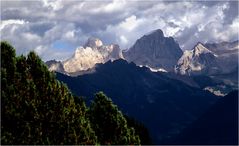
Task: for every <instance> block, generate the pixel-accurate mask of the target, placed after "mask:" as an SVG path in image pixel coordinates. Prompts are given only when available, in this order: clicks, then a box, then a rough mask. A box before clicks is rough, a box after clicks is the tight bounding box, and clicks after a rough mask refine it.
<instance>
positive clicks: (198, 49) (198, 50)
mask: <svg viewBox="0 0 239 146" xmlns="http://www.w3.org/2000/svg"><path fill="white" fill-rule="evenodd" d="M193 53H194V55H196V56H198V55H200V54H202V53H212V52H211V51H210V50H208V49H207V48H206V47H205V46H204V45H203V44H202V43H200V42H199V43H197V45H196V46H195V47H194V49H193Z"/></svg>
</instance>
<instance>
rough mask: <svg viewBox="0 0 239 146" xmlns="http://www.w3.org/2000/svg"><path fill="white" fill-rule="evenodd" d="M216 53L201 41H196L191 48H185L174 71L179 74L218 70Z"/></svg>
mask: <svg viewBox="0 0 239 146" xmlns="http://www.w3.org/2000/svg"><path fill="white" fill-rule="evenodd" d="M216 57H217V56H216V55H215V54H214V53H213V52H212V51H210V50H208V49H207V48H206V47H205V46H204V45H203V44H202V43H200V42H199V43H197V45H195V46H194V48H193V49H192V50H185V51H184V53H183V55H182V57H181V58H180V59H179V60H178V63H177V65H176V67H175V71H176V72H177V73H180V74H188V75H191V74H201V73H203V72H207V73H215V72H217V71H218V70H219V67H218V65H217V61H216Z"/></svg>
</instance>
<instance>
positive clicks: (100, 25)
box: [0, 0, 239, 60]
mask: <svg viewBox="0 0 239 146" xmlns="http://www.w3.org/2000/svg"><path fill="white" fill-rule="evenodd" d="M1 20H2V23H1V27H0V28H1V39H4V40H8V41H10V42H12V43H13V44H14V46H15V47H16V48H17V53H18V54H21V53H24V54H25V53H26V52H28V51H29V50H35V51H36V52H37V53H39V55H40V56H41V57H42V58H43V59H44V60H49V59H65V58H67V57H69V56H70V55H71V54H72V53H73V52H74V49H75V48H76V47H79V46H80V45H83V44H84V42H85V41H86V40H87V38H88V37H90V36H95V37H99V38H100V39H102V41H103V42H104V43H106V44H109V43H117V44H119V45H120V46H121V48H122V49H126V48H128V47H130V46H131V45H132V44H133V43H134V42H135V40H136V39H138V38H139V37H141V36H142V35H144V34H145V33H148V32H150V31H152V30H154V29H162V30H163V32H164V33H165V35H166V36H173V37H174V38H175V39H176V40H177V41H178V42H179V43H180V46H181V47H182V48H183V49H191V48H192V47H193V46H194V44H195V43H197V42H198V41H201V42H207V41H216V42H218V41H231V40H235V39H237V37H238V25H239V19H238V1H169V2H168V1H124V0H121V1H119V0H115V1H104V0H102V1H92V0H90V1H78V0H70V1H63V0H51V1H49V0H42V1H30V0H28V1H20V0H17V1H1ZM23 40H24V41H23ZM56 42H58V45H55V44H57V43H56ZM59 42H60V43H59ZM61 44H64V45H62V46H61ZM56 46H57V48H56ZM66 46H68V47H69V46H70V47H69V48H65V47H66ZM59 47H62V48H59ZM58 50H60V51H58Z"/></svg>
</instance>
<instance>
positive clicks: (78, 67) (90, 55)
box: [48, 37, 122, 75]
mask: <svg viewBox="0 0 239 146" xmlns="http://www.w3.org/2000/svg"><path fill="white" fill-rule="evenodd" d="M119 58H122V53H121V49H120V47H119V45H116V44H111V45H104V44H103V42H102V41H101V40H100V39H98V38H93V37H91V38H89V39H88V41H87V42H86V43H85V45H84V47H79V48H77V49H76V50H75V52H74V54H73V55H72V57H71V58H69V59H67V60H65V61H63V62H55V63H48V64H49V65H48V67H49V69H50V70H51V71H57V72H64V73H66V74H75V75H77V72H84V71H86V70H89V69H91V68H93V67H94V66H95V64H97V63H105V62H107V61H109V60H115V59H119Z"/></svg>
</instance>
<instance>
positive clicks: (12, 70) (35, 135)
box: [1, 42, 97, 144]
mask: <svg viewBox="0 0 239 146" xmlns="http://www.w3.org/2000/svg"><path fill="white" fill-rule="evenodd" d="M1 82H2V87H1V110H2V115H1V116H2V117H1V143H2V144H96V143H97V139H96V136H95V133H94V131H93V130H92V128H91V124H90V121H89V120H88V118H87V117H86V112H87V107H86V106H85V104H84V103H82V104H81V105H79V104H75V102H74V98H73V96H72V94H71V93H70V91H69V90H68V88H67V87H66V86H65V85H64V84H62V83H60V82H59V81H57V80H56V79H55V77H54V75H53V74H51V73H50V72H49V71H48V70H47V67H46V66H45V65H44V64H43V62H42V61H41V59H40V58H39V57H38V56H37V55H36V54H35V53H34V52H31V53H29V55H28V56H27V57H24V56H20V57H16V56H15V50H14V48H13V47H12V46H11V45H9V44H8V43H7V42H2V43H1Z"/></svg>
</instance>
